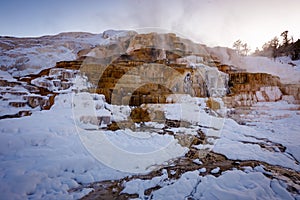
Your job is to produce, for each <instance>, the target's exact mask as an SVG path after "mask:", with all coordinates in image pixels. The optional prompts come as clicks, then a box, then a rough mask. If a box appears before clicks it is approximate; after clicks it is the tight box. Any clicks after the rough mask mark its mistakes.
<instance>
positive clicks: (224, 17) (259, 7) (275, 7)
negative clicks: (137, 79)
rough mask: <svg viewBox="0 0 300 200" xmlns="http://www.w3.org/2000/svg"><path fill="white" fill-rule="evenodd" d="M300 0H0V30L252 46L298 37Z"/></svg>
mask: <svg viewBox="0 0 300 200" xmlns="http://www.w3.org/2000/svg"><path fill="white" fill-rule="evenodd" d="M299 10H300V0H251V1H248V0H1V2H0V35H1V36H4V35H5V36H17V37H28V36H42V35H53V34H58V33H60V32H70V31H82V32H92V33H101V32H103V31H105V30H107V29H117V30H120V29H125V30H137V31H140V32H143V31H144V32H145V31H146V32H147V31H159V30H162V31H163V32H175V33H177V34H178V35H179V36H182V37H185V38H188V39H191V40H193V41H194V42H199V43H203V44H206V45H208V46H227V47H232V45H233V43H234V41H236V40H238V39H240V40H242V42H244V43H247V44H248V45H250V47H251V49H252V50H253V51H254V50H255V48H256V47H259V48H260V47H261V46H262V45H263V44H264V43H265V42H267V41H269V40H271V39H272V38H273V37H274V36H278V37H280V34H281V33H282V32H283V31H285V30H288V31H289V34H290V35H291V36H293V37H294V39H299V38H300V20H299V19H300V11H299Z"/></svg>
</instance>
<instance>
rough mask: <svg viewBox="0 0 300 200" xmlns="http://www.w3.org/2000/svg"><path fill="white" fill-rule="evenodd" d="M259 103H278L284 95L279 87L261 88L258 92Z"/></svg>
mask: <svg viewBox="0 0 300 200" xmlns="http://www.w3.org/2000/svg"><path fill="white" fill-rule="evenodd" d="M256 97H257V101H271V102H274V101H278V100H280V99H281V97H282V93H281V91H280V89H279V88H278V87H277V86H268V87H261V88H260V90H259V91H256Z"/></svg>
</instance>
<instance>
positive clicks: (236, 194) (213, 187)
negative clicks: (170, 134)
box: [152, 170, 294, 199]
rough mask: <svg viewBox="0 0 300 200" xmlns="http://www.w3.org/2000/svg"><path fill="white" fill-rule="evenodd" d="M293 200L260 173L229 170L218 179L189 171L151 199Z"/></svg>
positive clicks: (276, 181)
mask: <svg viewBox="0 0 300 200" xmlns="http://www.w3.org/2000/svg"><path fill="white" fill-rule="evenodd" d="M165 197H168V199H187V198H192V199H294V198H293V196H291V195H290V194H289V193H288V191H287V189H286V186H284V185H282V184H280V182H279V181H278V180H276V179H269V178H267V177H265V176H264V175H263V174H262V173H260V172H251V173H245V172H243V171H240V170H233V171H227V172H225V173H223V174H222V175H221V176H219V177H215V176H212V175H208V176H199V172H198V171H192V172H186V173H184V174H183V175H182V176H181V177H180V179H179V180H177V181H176V182H175V183H173V184H170V185H167V186H164V187H163V188H161V189H159V190H157V191H154V192H153V195H152V199H165Z"/></svg>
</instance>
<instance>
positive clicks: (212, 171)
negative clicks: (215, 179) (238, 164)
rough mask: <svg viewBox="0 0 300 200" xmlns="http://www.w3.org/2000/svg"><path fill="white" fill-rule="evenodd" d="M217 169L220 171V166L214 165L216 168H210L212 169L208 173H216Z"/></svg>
mask: <svg viewBox="0 0 300 200" xmlns="http://www.w3.org/2000/svg"><path fill="white" fill-rule="evenodd" d="M219 171H220V167H216V168H214V169H212V170H211V171H210V173H212V174H216V173H219Z"/></svg>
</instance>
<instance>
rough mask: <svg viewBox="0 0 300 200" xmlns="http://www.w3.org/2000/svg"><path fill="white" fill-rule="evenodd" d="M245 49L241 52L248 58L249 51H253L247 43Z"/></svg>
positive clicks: (243, 45) (244, 45)
mask: <svg viewBox="0 0 300 200" xmlns="http://www.w3.org/2000/svg"><path fill="white" fill-rule="evenodd" d="M242 47H243V49H242V50H241V54H242V55H244V56H247V55H248V53H249V51H250V50H251V49H250V47H249V46H248V44H247V43H245V44H242Z"/></svg>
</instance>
